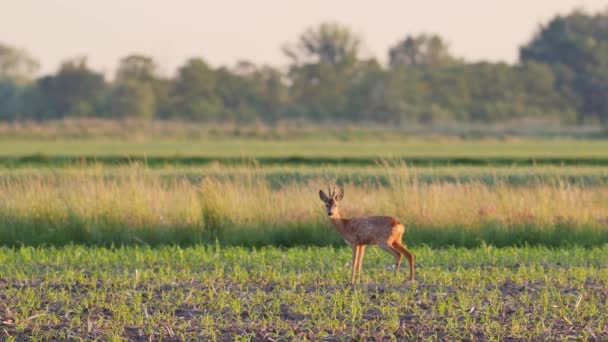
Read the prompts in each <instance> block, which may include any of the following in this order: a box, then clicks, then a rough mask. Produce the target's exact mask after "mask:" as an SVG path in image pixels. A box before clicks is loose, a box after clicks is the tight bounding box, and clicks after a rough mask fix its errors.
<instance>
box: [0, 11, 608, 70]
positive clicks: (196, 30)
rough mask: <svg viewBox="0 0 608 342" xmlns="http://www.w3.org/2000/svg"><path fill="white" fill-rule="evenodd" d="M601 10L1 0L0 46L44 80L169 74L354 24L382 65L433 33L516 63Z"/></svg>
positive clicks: (463, 50) (470, 53)
mask: <svg viewBox="0 0 608 342" xmlns="http://www.w3.org/2000/svg"><path fill="white" fill-rule="evenodd" d="M575 8H581V9H585V10H588V11H592V12H595V11H598V10H605V9H608V2H606V0H442V1H439V0H417V1H413V0H401V1H398V0H394V1H389V0H385V1H359V0H305V1H303V0H302V1H296V0H241V1H236V0H216V1H204V0H198V1H197V0H173V1H169V0H164V1H160V0H0V42H3V43H6V44H10V45H13V46H17V47H19V48H23V49H26V50H27V51H29V52H30V53H31V54H32V55H33V56H34V57H36V58H37V59H38V60H40V61H41V64H42V70H41V73H49V72H54V71H55V70H56V69H57V67H58V65H59V63H60V62H61V61H62V60H64V59H66V58H68V57H75V56H87V57H88V60H89V64H90V65H91V66H92V67H93V68H95V69H97V70H99V71H104V72H106V74H108V75H111V74H112V73H113V71H114V69H115V67H116V64H117V62H118V60H119V59H120V58H121V57H124V56H126V55H128V54H130V53H141V54H146V55H151V56H153V57H154V58H155V59H156V61H157V62H158V64H159V65H160V66H161V70H162V71H163V73H164V74H166V75H171V74H172V73H173V72H174V71H175V69H176V68H177V67H178V66H180V65H181V64H183V63H184V61H185V60H186V59H188V58H190V57H194V56H197V57H202V58H204V59H205V60H206V61H207V62H209V63H210V64H211V65H213V66H220V65H228V66H232V65H234V64H235V63H236V62H237V61H238V60H241V59H247V60H250V61H253V62H255V63H265V64H271V65H275V66H283V65H285V64H286V63H287V59H286V58H285V57H284V56H283V54H282V53H281V49H280V47H281V45H282V44H284V43H286V42H291V41H294V40H295V39H296V38H297V36H298V35H299V34H300V33H301V32H302V31H304V29H305V28H307V27H309V26H311V25H316V24H319V23H321V22H323V21H336V22H339V23H342V24H345V25H347V26H349V27H351V28H352V29H353V30H354V31H355V32H356V33H358V34H360V35H361V36H362V37H363V39H364V41H365V46H366V49H365V52H366V55H367V56H376V57H377V58H378V59H379V60H381V61H382V62H385V61H386V55H387V50H388V48H389V47H390V46H392V45H394V44H395V43H396V42H397V41H398V40H400V39H402V38H403V37H404V36H405V35H406V34H417V33H423V32H427V33H438V34H439V35H441V36H442V37H443V38H444V39H446V40H447V41H448V42H449V44H450V47H451V51H452V53H453V54H454V55H456V56H459V57H463V58H465V59H466V60H468V61H479V60H487V61H494V62H495V61H504V62H509V63H511V62H515V61H516V60H517V56H518V49H519V46H521V45H522V44H525V43H526V42H527V41H528V40H529V39H530V38H531V37H532V36H533V34H534V33H535V32H536V31H537V30H538V27H539V25H540V24H541V23H546V22H547V20H549V19H550V18H551V17H553V16H554V15H556V14H558V13H559V14H567V13H569V12H570V11H572V10H573V9H575Z"/></svg>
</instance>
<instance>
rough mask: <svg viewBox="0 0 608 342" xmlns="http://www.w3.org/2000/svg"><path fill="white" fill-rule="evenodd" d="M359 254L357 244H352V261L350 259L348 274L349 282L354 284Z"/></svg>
mask: <svg viewBox="0 0 608 342" xmlns="http://www.w3.org/2000/svg"><path fill="white" fill-rule="evenodd" d="M358 255H359V246H357V245H354V246H353V261H352V272H351V275H350V283H351V284H353V285H354V284H355V273H356V271H357V260H358Z"/></svg>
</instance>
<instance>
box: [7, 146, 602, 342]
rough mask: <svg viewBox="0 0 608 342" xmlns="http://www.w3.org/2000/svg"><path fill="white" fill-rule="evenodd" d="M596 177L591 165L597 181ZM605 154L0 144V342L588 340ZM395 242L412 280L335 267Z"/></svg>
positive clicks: (596, 289) (372, 267)
mask: <svg viewBox="0 0 608 342" xmlns="http://www.w3.org/2000/svg"><path fill="white" fill-rule="evenodd" d="M605 163H606V164H605ZM606 165H608V144H607V143H606V141H604V140H573V139H545V140H540V139H537V140H530V139H510V138H509V139H485V140H470V141H469V140H465V139H459V138H455V137H439V138H432V139H405V138H395V139H390V140H388V141H383V140H381V139H378V138H377V137H375V138H369V137H367V138H365V139H362V140H361V141H358V142H357V141H353V140H352V139H350V138H348V137H347V138H345V139H342V140H340V139H330V140H326V141H323V140H318V139H311V138H306V139H301V138H286V139H279V140H272V139H270V140H261V139H257V140H251V139H241V140H239V139H237V140H231V141H228V140H226V139H224V140H222V139H219V140H207V139H197V140H193V141H188V140H179V139H160V140H150V139H147V140H146V139H144V140H142V141H136V140H127V141H123V140H120V139H115V140H111V139H99V138H95V139H78V138H73V137H72V138H65V137H60V138H59V139H51V138H49V139H25V138H22V137H20V138H11V139H4V140H2V141H1V142H0V246H1V247H0V336H1V337H0V340H79V339H86V340H90V339H100V340H124V339H127V340H159V339H163V340H219V341H227V340H267V341H276V340H319V339H328V340H395V339H397V340H404V339H405V340H439V339H443V340H564V339H577V340H605V339H607V338H608V324H607V323H606V322H608V316H607V314H606V312H608V307H607V306H606V305H607V304H606V303H608V292H607V290H606V289H608V269H607V268H606V265H608V257H607V255H608V249H607V248H608V210H607V208H606V206H607V205H608V168H606ZM328 184H338V185H340V186H342V187H344V189H345V192H346V195H345V199H344V201H343V205H342V212H343V214H345V216H347V217H348V216H358V215H375V214H381V215H382V214H388V215H394V216H396V217H397V218H398V219H399V220H400V221H402V222H403V223H404V224H405V226H406V232H405V234H404V243H405V244H406V245H407V246H408V249H410V250H411V251H412V252H413V254H414V255H415V257H416V266H417V281H416V282H407V281H406V274H407V272H406V271H403V272H401V273H400V274H399V275H398V276H397V277H395V276H394V275H393V271H392V258H391V257H390V256H389V255H388V254H386V253H384V252H383V251H381V250H379V249H375V248H372V249H369V251H368V252H367V254H366V256H365V259H364V261H363V281H362V283H361V284H359V285H355V286H350V285H347V284H348V280H349V262H350V260H349V258H350V256H351V250H350V248H349V247H347V246H345V244H344V242H343V241H342V239H341V237H340V236H339V235H338V234H337V233H336V232H335V231H334V229H333V228H332V227H331V225H330V223H329V220H328V219H327V216H326V213H325V212H324V210H323V207H322V203H321V201H320V200H319V197H318V190H319V189H325V188H326V187H327V186H328Z"/></svg>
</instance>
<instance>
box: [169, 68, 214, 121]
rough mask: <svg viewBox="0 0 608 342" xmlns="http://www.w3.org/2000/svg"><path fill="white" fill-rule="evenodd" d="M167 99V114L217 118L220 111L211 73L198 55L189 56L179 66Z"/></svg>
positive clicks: (183, 116) (212, 72)
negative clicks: (168, 103)
mask: <svg viewBox="0 0 608 342" xmlns="http://www.w3.org/2000/svg"><path fill="white" fill-rule="evenodd" d="M170 101H171V107H172V110H171V112H170V113H169V116H171V117H181V118H185V119H189V120H195V119H199V120H200V119H218V118H220V117H221V116H222V113H223V110H224V108H223V105H222V100H221V98H220V97H218V96H217V94H216V75H215V72H214V71H213V69H211V68H210V67H209V65H207V63H205V61H203V60H202V59H200V58H192V59H190V60H188V61H187V62H186V64H185V65H183V66H182V67H180V68H179V70H178V72H177V79H176V80H175V83H174V84H173V86H172V88H171V91H170Z"/></svg>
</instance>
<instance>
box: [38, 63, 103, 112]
mask: <svg viewBox="0 0 608 342" xmlns="http://www.w3.org/2000/svg"><path fill="white" fill-rule="evenodd" d="M35 88H36V89H35V91H36V96H34V98H36V99H37V104H36V106H35V110H36V113H35V114H34V116H35V117H36V118H40V119H48V118H59V117H63V116H92V115H98V114H100V108H101V99H102V96H103V93H104V92H105V88H106V84H105V80H104V77H103V75H102V74H99V73H96V72H94V71H92V70H90V69H89V68H88V67H87V62H86V58H76V59H72V60H68V61H66V62H64V63H63V64H62V65H61V67H60V69H59V72H58V73H57V74H56V75H51V76H45V77H42V78H40V79H38V80H37V81H36V87H35Z"/></svg>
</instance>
